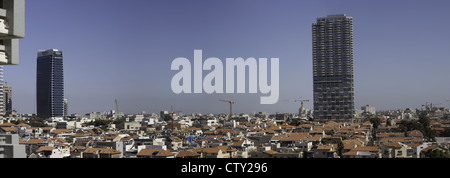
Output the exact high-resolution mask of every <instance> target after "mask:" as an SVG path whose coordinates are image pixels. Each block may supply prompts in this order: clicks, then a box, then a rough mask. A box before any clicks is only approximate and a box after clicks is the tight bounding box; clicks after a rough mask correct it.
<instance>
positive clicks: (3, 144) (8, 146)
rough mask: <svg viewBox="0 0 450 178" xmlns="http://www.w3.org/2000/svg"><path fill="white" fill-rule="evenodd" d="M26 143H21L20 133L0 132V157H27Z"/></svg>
mask: <svg viewBox="0 0 450 178" xmlns="http://www.w3.org/2000/svg"><path fill="white" fill-rule="evenodd" d="M26 156H27V155H26V152H25V145H21V144H19V135H17V134H0V158H26Z"/></svg>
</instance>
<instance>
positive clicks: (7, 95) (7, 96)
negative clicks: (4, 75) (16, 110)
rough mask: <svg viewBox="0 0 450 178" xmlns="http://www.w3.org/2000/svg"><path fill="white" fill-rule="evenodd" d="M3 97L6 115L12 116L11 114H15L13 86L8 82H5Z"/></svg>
mask: <svg viewBox="0 0 450 178" xmlns="http://www.w3.org/2000/svg"><path fill="white" fill-rule="evenodd" d="M3 99H4V102H5V115H6V117H9V116H11V114H13V108H12V88H11V86H9V85H8V83H6V82H5V83H3Z"/></svg>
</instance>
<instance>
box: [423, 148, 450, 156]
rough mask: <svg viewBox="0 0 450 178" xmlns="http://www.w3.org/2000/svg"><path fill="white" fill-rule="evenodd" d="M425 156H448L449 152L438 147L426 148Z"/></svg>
mask: <svg viewBox="0 0 450 178" xmlns="http://www.w3.org/2000/svg"><path fill="white" fill-rule="evenodd" d="M425 157H426V158H450V154H449V153H448V152H447V151H443V150H440V149H434V150H428V151H426V152H425Z"/></svg>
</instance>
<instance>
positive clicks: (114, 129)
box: [0, 106, 450, 158]
mask: <svg viewBox="0 0 450 178" xmlns="http://www.w3.org/2000/svg"><path fill="white" fill-rule="evenodd" d="M366 108H368V109H366ZM363 109H365V110H360V112H358V113H357V114H356V117H355V118H356V119H354V120H351V121H349V122H336V121H326V122H318V121H314V120H313V119H312V117H311V116H312V112H310V111H306V110H305V111H302V112H301V113H299V114H289V113H284V114H279V113H277V114H265V113H254V114H239V115H236V114H235V115H233V117H232V119H231V120H230V119H229V115H226V114H215V115H213V114H208V115H202V114H191V115H183V114H174V113H172V112H169V111H161V113H160V114H159V115H158V114H154V113H152V114H145V113H141V114H128V115H125V114H123V113H121V114H118V113H115V111H114V110H112V111H110V112H92V113H89V114H86V115H78V114H72V115H70V116H68V117H66V118H53V119H46V120H43V119H40V118H38V117H36V116H35V115H27V114H18V115H13V117H8V118H4V119H3V120H1V121H0V157H2V158H11V157H15V158H17V157H19V158H436V157H449V143H450V120H449V115H450V114H449V110H448V109H446V108H437V107H433V108H431V107H427V108H426V109H409V108H408V109H405V110H396V111H381V112H378V113H376V112H374V111H373V109H374V107H367V106H365V107H363ZM172 115H173V120H172Z"/></svg>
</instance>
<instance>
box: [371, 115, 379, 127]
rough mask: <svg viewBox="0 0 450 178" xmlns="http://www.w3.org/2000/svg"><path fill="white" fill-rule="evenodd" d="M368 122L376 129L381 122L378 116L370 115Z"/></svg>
mask: <svg viewBox="0 0 450 178" xmlns="http://www.w3.org/2000/svg"><path fill="white" fill-rule="evenodd" d="M370 123H371V124H372V125H373V128H375V129H378V126H380V124H381V120H380V119H379V118H378V117H372V118H371V119H370Z"/></svg>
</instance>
